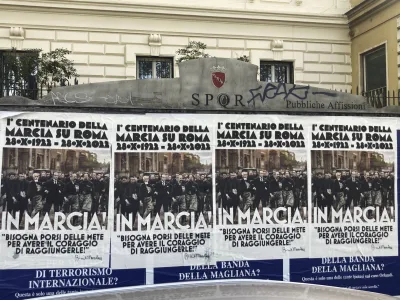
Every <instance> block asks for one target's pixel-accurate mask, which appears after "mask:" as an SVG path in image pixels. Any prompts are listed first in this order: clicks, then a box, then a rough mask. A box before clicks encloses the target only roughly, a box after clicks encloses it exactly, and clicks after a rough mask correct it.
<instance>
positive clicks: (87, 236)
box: [0, 113, 112, 269]
mask: <svg viewBox="0 0 400 300" xmlns="http://www.w3.org/2000/svg"><path fill="white" fill-rule="evenodd" d="M1 122H2V126H3V127H2V128H4V130H3V131H1V135H2V136H1V144H2V153H3V156H2V157H3V158H2V160H1V165H2V168H1V175H2V190H1V199H2V201H1V210H2V211H1V214H0V215H1V226H0V231H1V235H0V247H1V249H0V251H1V253H2V254H3V255H4V258H5V259H4V262H3V263H2V264H0V268H10V269H33V268H37V265H38V264H43V265H46V267H53V268H63V267H71V268H73V267H77V266H79V267H106V266H108V264H109V250H108V249H109V242H110V232H109V230H108V228H109V227H108V222H109V220H108V213H107V210H108V207H109V204H108V201H109V189H110V188H109V187H110V168H111V165H110V164H111V143H110V141H109V137H110V130H111V128H112V126H111V124H110V122H109V120H108V119H107V118H103V117H101V116H97V117H96V120H94V117H93V116H92V115H85V114H74V113H68V114H66V113H26V114H18V115H17V116H14V117H10V118H6V119H3V120H1ZM16 258H18V260H17V259H16Z"/></svg>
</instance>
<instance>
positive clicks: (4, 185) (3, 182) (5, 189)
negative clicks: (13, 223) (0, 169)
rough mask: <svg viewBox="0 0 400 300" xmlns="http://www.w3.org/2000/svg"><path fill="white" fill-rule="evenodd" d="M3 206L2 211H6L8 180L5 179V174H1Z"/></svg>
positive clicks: (0, 199)
mask: <svg viewBox="0 0 400 300" xmlns="http://www.w3.org/2000/svg"><path fill="white" fill-rule="evenodd" d="M0 196H1V198H0V201H1V206H2V211H5V210H6V206H7V198H6V197H7V180H6V178H4V176H3V173H1V195H0Z"/></svg>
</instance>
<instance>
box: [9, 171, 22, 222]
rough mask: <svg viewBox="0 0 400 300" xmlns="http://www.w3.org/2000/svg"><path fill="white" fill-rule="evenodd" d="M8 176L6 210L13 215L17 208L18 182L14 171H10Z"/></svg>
mask: <svg viewBox="0 0 400 300" xmlns="http://www.w3.org/2000/svg"><path fill="white" fill-rule="evenodd" d="M9 178H10V179H9V181H8V184H7V211H8V212H9V213H11V214H12V215H13V216H15V213H16V212H17V211H18V210H19V203H18V198H19V191H20V186H19V185H20V183H19V181H18V178H17V177H16V176H15V174H14V173H11V174H10V176H9Z"/></svg>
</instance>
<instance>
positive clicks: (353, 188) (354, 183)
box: [346, 171, 360, 209]
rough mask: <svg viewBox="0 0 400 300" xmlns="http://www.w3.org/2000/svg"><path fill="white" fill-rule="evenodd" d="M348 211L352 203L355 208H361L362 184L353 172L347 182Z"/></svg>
mask: <svg viewBox="0 0 400 300" xmlns="http://www.w3.org/2000/svg"><path fill="white" fill-rule="evenodd" d="M346 191H347V193H346V194H347V200H346V209H350V206H351V202H352V201H353V206H354V207H355V206H359V203H360V182H359V181H358V179H357V178H356V172H354V171H353V172H351V177H350V178H349V179H347V181H346Z"/></svg>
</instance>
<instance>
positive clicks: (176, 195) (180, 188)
mask: <svg viewBox="0 0 400 300" xmlns="http://www.w3.org/2000/svg"><path fill="white" fill-rule="evenodd" d="M182 179H183V177H182V175H177V177H176V178H175V180H174V181H173V185H172V212H173V213H174V215H175V216H176V215H177V214H178V213H180V212H184V211H186V199H185V184H184V182H183V181H182ZM182 223H183V224H185V223H186V217H185V216H183V222H182Z"/></svg>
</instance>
